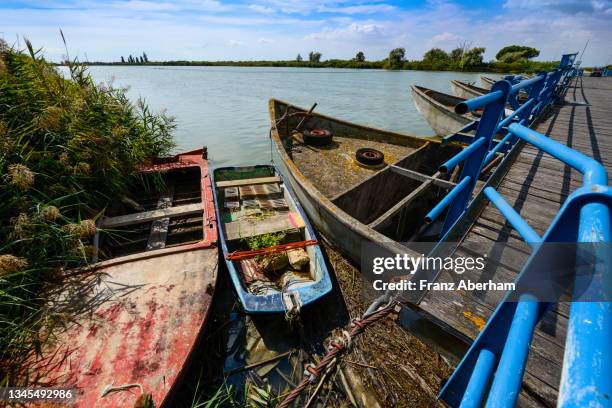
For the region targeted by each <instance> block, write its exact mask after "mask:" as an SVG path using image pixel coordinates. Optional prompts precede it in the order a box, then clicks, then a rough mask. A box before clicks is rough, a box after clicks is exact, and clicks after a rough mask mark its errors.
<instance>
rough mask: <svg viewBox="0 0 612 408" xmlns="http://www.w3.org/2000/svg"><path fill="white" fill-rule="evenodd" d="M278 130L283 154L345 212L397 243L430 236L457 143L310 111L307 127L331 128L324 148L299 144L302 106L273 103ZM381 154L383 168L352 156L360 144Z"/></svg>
mask: <svg viewBox="0 0 612 408" xmlns="http://www.w3.org/2000/svg"><path fill="white" fill-rule="evenodd" d="M275 104H276V106H275V110H274V111H275V115H276V120H277V130H278V134H279V137H280V139H281V141H282V143H283V147H284V149H285V152H286V153H287V155H288V156H289V158H290V159H291V160H292V161H293V163H294V164H295V166H296V167H297V168H298V169H299V170H300V172H301V173H302V175H303V177H304V178H306V179H308V181H309V182H310V183H312V185H313V186H314V187H315V188H316V189H317V190H319V192H321V193H322V194H323V195H324V196H325V197H326V198H327V199H329V200H330V201H331V202H332V203H333V204H335V205H336V206H338V207H339V208H341V209H342V210H343V211H344V212H346V213H347V214H349V215H350V216H352V217H353V218H355V219H356V220H358V221H359V222H361V223H363V224H366V225H368V226H370V227H371V228H373V229H375V230H377V231H378V232H380V233H382V234H384V235H386V236H388V237H389V238H390V239H393V240H395V241H410V240H430V239H431V240H433V239H435V237H434V236H433V235H431V234H432V233H433V231H434V230H435V228H436V227H435V226H434V225H426V224H424V217H425V214H426V213H427V212H428V211H429V210H431V209H432V208H433V207H434V206H435V204H437V202H438V201H439V200H440V199H441V198H442V197H443V196H444V195H445V194H446V192H447V191H448V189H449V188H452V187H453V186H454V183H452V182H451V181H449V180H451V179H452V177H453V174H441V173H439V172H438V168H439V166H440V165H441V164H443V163H444V162H445V161H447V160H448V159H450V158H451V157H453V156H454V155H455V154H457V153H458V152H459V151H460V150H461V149H462V147H461V146H460V145H458V144H449V145H446V146H442V145H441V144H440V143H438V142H436V141H428V140H427V139H426V138H418V137H410V136H402V135H400V134H397V133H392V132H386V131H383V130H377V129H372V128H368V127H363V126H360V125H356V124H352V123H349V122H343V121H339V120H336V119H333V118H329V117H326V116H323V115H318V114H315V113H312V114H311V115H309V116H308V117H307V119H306V120H305V121H304V122H303V125H304V127H305V128H306V129H315V128H321V129H326V130H329V131H331V132H332V134H333V141H332V143H331V144H329V145H327V146H312V145H306V144H304V143H303V141H302V139H301V137H300V134H299V132H298V133H296V132H294V131H293V130H294V129H295V128H296V126H297V125H298V124H299V123H300V121H301V119H302V118H303V117H304V115H300V114H295V115H292V113H296V112H304V110H303V109H301V108H297V107H293V106H291V105H287V104H285V103H283V102H280V101H275ZM363 147H371V148H375V149H377V150H380V151H382V152H383V153H384V154H385V160H384V163H383V164H382V165H381V166H363V165H361V164H360V163H357V162H356V160H355V153H356V150H357V149H358V148H363Z"/></svg>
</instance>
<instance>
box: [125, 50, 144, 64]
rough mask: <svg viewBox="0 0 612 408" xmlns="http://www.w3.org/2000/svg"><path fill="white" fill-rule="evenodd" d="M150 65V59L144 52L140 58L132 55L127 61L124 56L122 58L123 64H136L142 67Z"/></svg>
mask: <svg viewBox="0 0 612 408" xmlns="http://www.w3.org/2000/svg"><path fill="white" fill-rule="evenodd" d="M148 63H149V57H147V53H146V52H143V53H142V55H140V56H135V57H134V56H132V54H130V55H129V56H128V57H127V59H125V58H124V57H123V55H122V56H121V64H134V65H142V64H148Z"/></svg>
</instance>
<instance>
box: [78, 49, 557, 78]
mask: <svg viewBox="0 0 612 408" xmlns="http://www.w3.org/2000/svg"><path fill="white" fill-rule="evenodd" d="M484 52H485V48H484V47H471V45H469V44H467V43H464V44H461V45H459V46H457V47H456V48H454V49H452V50H450V51H448V52H447V51H445V50H443V49H441V48H432V49H431V50H429V51H427V52H426V53H425V54H424V55H423V58H422V59H421V60H408V59H406V49H405V48H395V49H393V50H391V51H390V52H389V56H388V57H387V58H385V59H382V60H372V61H369V60H367V58H366V55H365V54H364V52H363V51H358V52H357V53H356V54H355V57H354V58H351V59H348V60H343V59H327V60H322V59H321V58H322V54H321V53H320V52H318V51H311V52H310V53H309V54H308V56H307V58H304V57H302V55H301V54H298V55H297V57H296V58H295V59H294V60H281V61H185V60H180V61H149V59H148V57H147V54H146V53H143V54H142V56H139V57H132V55H130V56H129V57H128V58H127V60H126V58H125V57H123V56H122V57H121V61H118V62H91V63H89V64H91V65H170V66H183V65H184V66H235V67H294V68H300V67H301V68H351V69H389V70H400V69H406V70H422V71H467V72H500V73H502V72H503V73H535V72H539V71H550V70H551V69H553V68H555V67H557V66H558V65H559V61H533V58H535V57H537V56H539V55H540V51H539V50H537V49H535V48H531V47H526V46H521V45H511V46H507V47H504V48H502V49H501V50H499V51H498V52H497V54H496V56H495V58H496V59H495V60H492V61H488V62H486V61H484Z"/></svg>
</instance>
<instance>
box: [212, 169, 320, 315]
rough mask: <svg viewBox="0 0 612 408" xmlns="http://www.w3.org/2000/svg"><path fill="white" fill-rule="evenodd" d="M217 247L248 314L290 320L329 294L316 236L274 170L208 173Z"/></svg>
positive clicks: (297, 203) (292, 195) (289, 190)
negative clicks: (280, 315) (214, 215)
mask: <svg viewBox="0 0 612 408" xmlns="http://www.w3.org/2000/svg"><path fill="white" fill-rule="evenodd" d="M212 183H213V186H214V199H215V209H216V212H217V220H218V223H219V242H220V243H221V248H222V250H223V254H224V257H225V262H226V264H227V268H228V270H229V273H230V276H231V278H232V282H233V284H234V287H235V288H236V292H237V294H238V297H239V298H240V301H241V302H242V305H243V307H244V309H245V311H246V312H247V313H282V312H285V313H286V314H287V315H295V314H297V313H299V311H300V309H301V308H302V307H304V306H306V305H308V304H310V303H313V302H314V301H316V300H317V299H319V298H321V297H322V296H324V295H325V294H327V293H328V292H330V291H331V288H332V285H331V280H330V277H329V272H328V270H327V266H326V264H325V260H324V258H323V254H322V252H321V248H320V246H319V244H318V242H317V240H316V236H315V232H314V230H313V228H312V226H311V225H310V222H309V221H308V218H307V217H306V214H305V213H304V210H303V209H302V207H301V206H300V204H299V202H298V201H297V199H296V198H295V195H294V194H293V192H292V191H291V189H290V187H289V186H288V185H287V184H285V183H284V182H283V178H282V176H281V175H280V173H279V171H278V170H277V169H276V167H274V166H273V165H258V166H243V167H218V168H215V169H214V170H213V171H212Z"/></svg>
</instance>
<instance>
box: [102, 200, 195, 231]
mask: <svg viewBox="0 0 612 408" xmlns="http://www.w3.org/2000/svg"><path fill="white" fill-rule="evenodd" d="M199 212H202V203H196V204H187V205H180V206H177V207H170V208H164V209H161V210H152V211H143V212H139V213H135V214H128V215H120V216H117V217H109V218H105V219H104V220H103V221H102V225H101V227H102V228H117V227H123V226H126V225H133V224H140V223H143V222H149V221H155V220H159V219H161V218H172V217H181V216H183V215H191V214H197V213H199Z"/></svg>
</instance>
